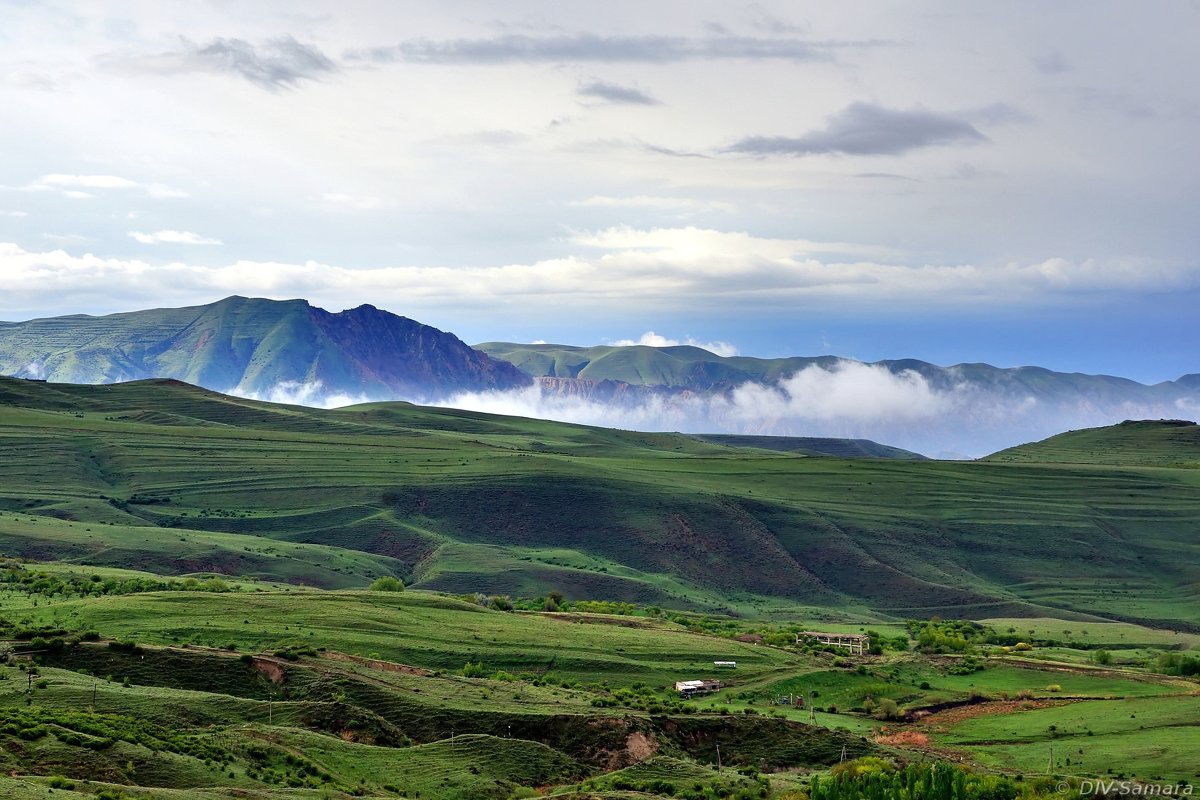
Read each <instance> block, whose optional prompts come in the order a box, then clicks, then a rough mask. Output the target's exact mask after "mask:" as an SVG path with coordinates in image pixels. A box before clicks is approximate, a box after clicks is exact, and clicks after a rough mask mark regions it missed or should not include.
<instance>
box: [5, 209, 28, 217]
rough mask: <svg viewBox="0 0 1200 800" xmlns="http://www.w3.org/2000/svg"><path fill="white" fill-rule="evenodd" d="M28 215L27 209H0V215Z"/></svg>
mask: <svg viewBox="0 0 1200 800" xmlns="http://www.w3.org/2000/svg"><path fill="white" fill-rule="evenodd" d="M28 216H29V213H28V212H27V211H4V210H0V217H14V218H20V217H28Z"/></svg>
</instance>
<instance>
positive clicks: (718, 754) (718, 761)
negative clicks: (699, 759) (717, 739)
mask: <svg viewBox="0 0 1200 800" xmlns="http://www.w3.org/2000/svg"><path fill="white" fill-rule="evenodd" d="M717 769H718V770H720V769H721V745H717Z"/></svg>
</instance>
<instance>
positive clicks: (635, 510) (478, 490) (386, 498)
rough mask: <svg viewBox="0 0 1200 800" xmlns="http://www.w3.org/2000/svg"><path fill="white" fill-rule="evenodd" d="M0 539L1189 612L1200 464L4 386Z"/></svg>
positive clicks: (674, 598) (319, 573) (1182, 617)
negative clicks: (811, 446) (880, 447)
mask: <svg viewBox="0 0 1200 800" xmlns="http://www.w3.org/2000/svg"><path fill="white" fill-rule="evenodd" d="M0 448H2V449H3V452H4V454H5V458H4V459H3V460H2V461H0V549H3V551H4V552H6V553H9V554H14V555H23V556H29V557H36V558H40V559H67V560H70V561H74V562H77V563H80V564H97V565H108V566H122V567H134V568H145V569H151V570H152V571H153V570H159V571H162V570H166V571H172V572H176V573H190V572H217V573H223V574H228V575H234V576H237V575H249V576H255V577H258V578H261V579H271V580H283V581H289V582H293V583H308V584H313V585H319V586H333V587H336V586H365V585H366V584H367V583H369V582H370V580H372V579H373V578H375V577H378V576H381V575H387V574H395V575H398V576H400V577H402V578H404V579H405V580H406V581H407V582H409V583H410V584H414V585H416V586H418V587H426V588H432V589H440V590H445V591H452V592H458V593H469V592H485V593H505V594H512V595H519V596H528V597H536V596H540V595H541V594H543V593H544V592H545V591H547V589H548V588H556V589H559V590H561V591H563V592H564V593H565V594H567V595H568V596H570V597H575V598H605V599H622V600H635V601H640V602H647V603H657V604H660V605H666V606H674V607H706V608H725V609H734V610H737V609H742V610H744V611H754V612H756V613H769V612H770V611H771V609H781V608H792V609H795V608H810V609H815V608H819V609H829V610H835V611H836V612H837V613H838V614H840V615H842V616H847V615H848V616H850V617H851V618H853V617H855V615H859V616H860V617H861V616H862V615H866V616H868V617H878V616H879V615H884V616H891V617H901V618H903V617H910V616H928V615H929V614H933V613H939V614H943V615H952V616H966V617H976V618H985V617H1019V616H1059V617H1065V618H1077V619H1092V620H1098V619H1102V618H1105V619H1117V620H1128V621H1142V622H1146V623H1148V624H1164V625H1168V624H1169V625H1174V626H1176V627H1177V628H1178V629H1187V626H1188V625H1193V626H1194V623H1190V622H1188V620H1195V619H1196V618H1197V617H1200V597H1198V595H1197V587H1198V586H1200V557H1198V556H1200V551H1198V550H1197V548H1198V547H1200V544H1198V543H1197V541H1196V537H1195V531H1196V526H1197V524H1198V521H1200V492H1197V491H1196V489H1197V481H1198V480H1200V478H1198V476H1200V471H1197V470H1194V469H1164V468H1162V467H1161V466H1158V467H1142V466H1137V465H1120V466H1107V465H1100V464H1085V465H1075V464H1061V463H1059V464H1055V463H1049V464H1043V463H1033V462H1029V463H998V462H971V463H960V462H933V461H911V460H908V461H905V460H896V459H839V458H832V457H828V458H810V457H805V456H800V455H795V454H791V453H786V452H772V451H769V450H764V449H759V448H755V449H749V448H738V447H727V446H723V445H719V444H714V443H710V442H705V441H700V440H697V439H695V438H691V437H687V436H680V435H672V434H647V433H637V432H630V431H618V430H610V429H604V428H592V427H585V426H577V425H567V424H562V423H554V422H546V421H539V420H531V419H522V418H516V417H501V416H495V415H488V414H479V413H472V412H465V411H455V410H450V409H431V408H421V407H418V406H412V405H408V404H404V403H377V404H366V405H359V406H351V407H347V408H342V409H337V410H318V409H310V408H304V407H299V406H283V405H273V404H269V403H262V402H256V401H252V400H246V399H241V398H235V397H228V396H224V395H220V394H217V393H214V392H211V391H207V390H204V389H200V388H197V387H194V386H190V385H187V384H183V383H179V382H176V381H144V382H134V383H127V384H119V385H105V386H77V385H61V384H47V383H39V382H33V381H25V380H18V379H2V380H0Z"/></svg>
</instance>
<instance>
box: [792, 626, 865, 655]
mask: <svg viewBox="0 0 1200 800" xmlns="http://www.w3.org/2000/svg"><path fill="white" fill-rule="evenodd" d="M805 639H812V640H815V641H816V642H818V643H820V644H825V645H830V646H832V647H845V648H846V649H847V650H849V651H850V655H852V656H861V655H863V654H865V653H866V652H867V646H868V644H869V643H868V641H867V637H866V636H865V635H864V634H861V633H825V632H823V631H801V632H800V633H797V634H796V644H804V640H805Z"/></svg>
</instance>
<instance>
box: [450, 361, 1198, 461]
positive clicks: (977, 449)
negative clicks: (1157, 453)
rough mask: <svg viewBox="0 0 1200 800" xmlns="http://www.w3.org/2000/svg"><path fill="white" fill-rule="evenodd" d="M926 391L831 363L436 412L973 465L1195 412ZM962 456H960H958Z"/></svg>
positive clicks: (466, 404) (477, 400)
mask: <svg viewBox="0 0 1200 800" xmlns="http://www.w3.org/2000/svg"><path fill="white" fill-rule="evenodd" d="M946 377H947V378H948V379H949V380H948V382H944V383H940V384H939V385H934V384H933V383H932V382H931V381H930V380H929V379H927V378H926V377H924V376H923V375H921V374H920V373H918V372H916V371H914V370H909V369H899V368H895V367H892V368H889V367H888V366H885V365H883V364H864V363H862V362H857V361H848V360H839V361H836V362H833V363H831V364H827V365H819V364H813V365H810V366H808V367H805V368H803V369H801V370H799V371H797V372H795V373H793V374H791V375H789V376H786V377H784V378H783V379H782V380H780V381H778V382H774V383H758V382H754V381H748V382H746V383H742V384H740V385H739V386H736V387H734V388H733V389H732V390H730V391H727V392H724V393H720V394H715V395H700V394H696V393H692V392H674V393H673V392H669V391H663V390H654V389H641V388H639V387H634V388H633V389H632V390H631V391H628V392H625V393H624V394H622V395H621V397H622V398H623V399H620V400H614V399H608V398H603V399H602V398H599V397H596V398H593V397H590V396H588V395H587V394H586V386H584V387H582V388H583V390H584V392H583V393H582V394H581V393H580V392H579V391H570V392H562V391H561V390H562V388H563V387H562V383H561V381H554V382H547V383H545V384H542V383H537V384H535V385H533V386H531V387H527V388H523V389H518V390H510V391H491V392H465V393H461V394H458V395H455V396H453V397H449V398H446V399H444V400H441V401H437V402H436V403H435V405H439V406H446V407H452V408H464V409H468V410H472V411H484V412H491V413H497V414H508V415H514V416H522V417H535V418H541V419H554V420H559V421H562V422H573V423H579V424H585V425H600V426H605V427H616V428H623V429H632V430H651V431H680V432H684V433H738V434H756V435H767V436H815V437H833V438H854V439H871V440H874V441H876V442H881V443H883V444H889V445H893V446H896V447H903V448H906V449H909V450H914V451H916V452H919V453H925V454H927V455H936V456H938V457H948V458H971V457H977V456H982V455H985V454H987V453H992V452H995V451H997V450H1000V449H1003V448H1005V447H1011V446H1013V445H1015V444H1020V443H1021V442H1027V441H1034V440H1037V439H1042V438H1045V437H1046V436H1050V435H1053V434H1055V433H1061V432H1063V431H1065V430H1070V429H1078V428H1082V427H1092V426H1099V425H1111V424H1115V423H1117V422H1120V421H1121V420H1123V419H1129V418H1136V419H1157V418H1161V417H1166V416H1173V415H1174V416H1178V415H1179V414H1180V413H1193V414H1194V413H1195V412H1196V410H1197V409H1200V406H1197V405H1196V404H1195V403H1193V402H1191V401H1187V400H1184V401H1181V402H1176V403H1172V402H1171V401H1169V400H1166V401H1163V402H1161V403H1157V404H1155V403H1153V402H1147V403H1145V404H1142V405H1131V404H1129V403H1125V402H1120V403H1109V404H1105V403H1103V402H1097V403H1089V404H1087V405H1086V406H1081V405H1080V404H1079V403H1078V402H1077V401H1076V400H1074V399H1072V398H1066V399H1065V400H1062V401H1054V400H1042V401H1039V400H1038V399H1037V398H1035V397H1033V396H1031V395H1030V394H1028V393H1027V392H1026V391H1025V390H1024V389H1023V388H1022V387H1020V386H1009V387H1001V386H997V387H994V388H987V387H984V386H981V385H979V384H973V383H971V382H970V381H969V380H967V379H965V378H963V377H962V376H958V377H955V375H954V371H953V370H948V371H947V374H946ZM964 454H966V455H964Z"/></svg>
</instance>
